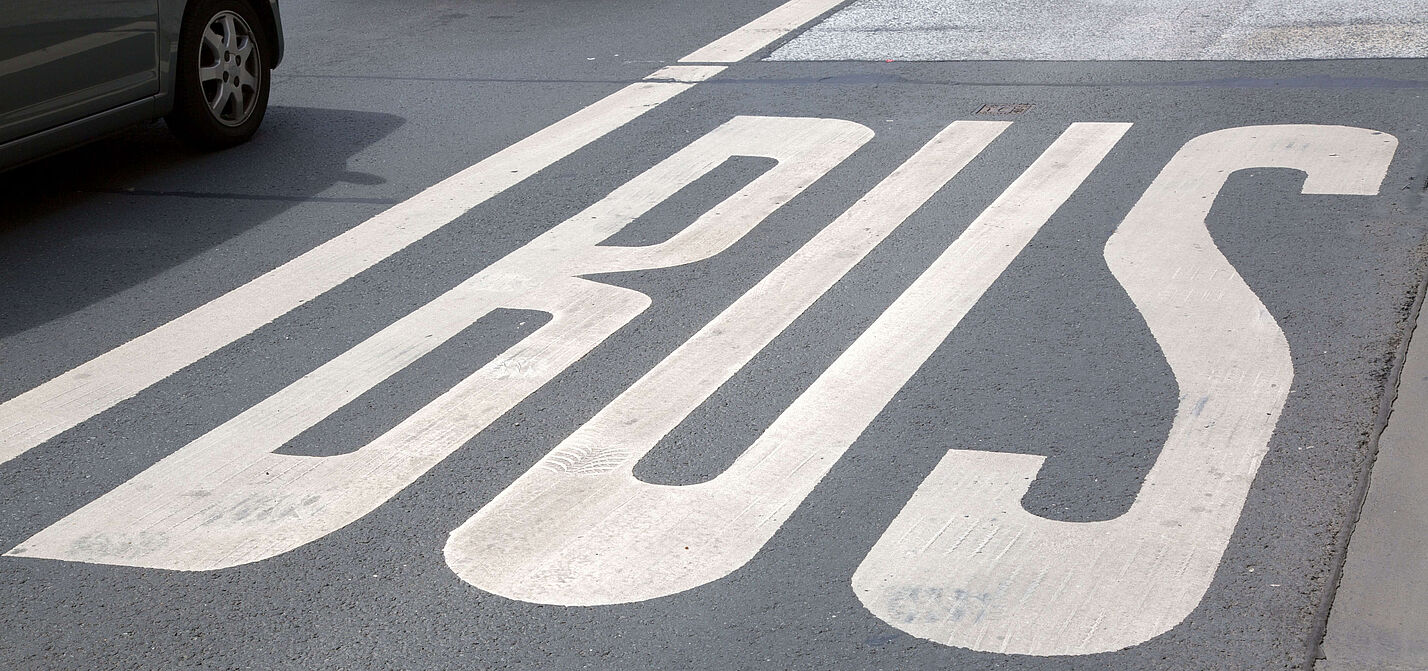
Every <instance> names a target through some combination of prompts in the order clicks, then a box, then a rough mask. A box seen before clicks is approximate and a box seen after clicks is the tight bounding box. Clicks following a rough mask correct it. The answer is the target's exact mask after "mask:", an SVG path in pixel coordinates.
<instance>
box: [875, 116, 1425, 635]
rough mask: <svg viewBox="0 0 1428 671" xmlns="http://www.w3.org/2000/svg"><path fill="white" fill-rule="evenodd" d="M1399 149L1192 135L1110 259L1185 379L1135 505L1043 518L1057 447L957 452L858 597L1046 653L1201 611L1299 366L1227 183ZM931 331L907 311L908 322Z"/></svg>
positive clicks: (1292, 136) (1327, 139)
mask: <svg viewBox="0 0 1428 671" xmlns="http://www.w3.org/2000/svg"><path fill="white" fill-rule="evenodd" d="M1396 146H1397V141H1396V140H1395V139H1394V138H1393V137H1392V136H1390V135H1385V134H1383V133H1378V132H1374V131H1369V130H1364V129H1361V128H1346V127H1342V126H1258V127H1247V128H1234V129H1229V130H1222V131H1217V132H1214V133H1209V134H1207V135H1203V136H1201V137H1199V138H1196V139H1194V140H1192V141H1190V142H1189V143H1187V144H1186V145H1185V147H1184V148H1182V149H1181V150H1180V151H1179V152H1178V153H1177V154H1176V155H1175V158H1173V159H1172V160H1171V162H1170V163H1169V164H1168V165H1167V166H1166V167H1165V169H1164V170H1162V171H1161V173H1160V175H1159V176H1158V177H1157V178H1156V180H1155V182H1154V183H1153V184H1151V186H1150V188H1149V189H1147V191H1146V193H1145V195H1144V196H1142V197H1141V199H1140V201H1139V202H1137V203H1136V205H1135V207H1134V208H1132V210H1131V211H1130V213H1129V214H1128V215H1127V216H1126V218H1125V220H1124V221H1123V222H1122V223H1121V225H1120V227H1119V228H1118V229H1117V230H1116V233H1115V234H1114V235H1112V236H1111V238H1110V240H1109V241H1108V242H1107V243H1106V250H1105V256H1106V263H1107V264H1108V265H1109V266H1110V270H1111V272H1112V273H1113V274H1114V275H1115V277H1116V279H1117V280H1118V281H1119V282H1120V283H1121V286H1123V287H1124V288H1125V290H1126V293H1127V294H1129V295H1130V298H1131V300H1132V301H1134V303H1135V305H1136V307H1137V308H1138V309H1139V310H1140V312H1141V315H1142V316H1144V318H1145V322H1146V325H1147V326H1149V327H1150V330H1151V333H1152V334H1153V335H1154V336H1155V339H1156V342H1158V343H1159V344H1160V346H1161V348H1162V349H1163V351H1164V352H1165V358H1166V360H1167V361H1168V362H1169V364H1170V368H1171V370H1172V371H1173V372H1174V374H1175V381H1176V383H1177V384H1178V385H1179V388H1180V408H1179V410H1178V411H1177V412H1176V415H1175V420H1174V424H1173V425H1172V426H1171V429H1170V435H1169V436H1168V437H1167V438H1166V441H1165V446H1164V448H1163V449H1162V451H1161V453H1160V457H1159V458H1158V459H1157V461H1156V463H1155V466H1154V467H1152V468H1151V470H1150V472H1149V473H1148V474H1147V475H1146V478H1145V484H1144V485H1143V486H1142V488H1141V491H1140V494H1139V495H1138V496H1137V497H1136V501H1135V503H1134V504H1133V505H1132V506H1131V508H1130V510H1129V511H1127V512H1126V513H1125V514H1124V515H1122V516H1120V517H1118V518H1116V519H1113V520H1107V521H1102V522H1087V523H1073V522H1060V521H1054V520H1048V519H1045V518H1042V517H1038V516H1036V515H1033V514H1031V513H1028V512H1027V511H1026V510H1025V509H1023V508H1022V505H1021V499H1022V496H1023V495H1024V494H1026V491H1027V488H1028V487H1029V486H1030V485H1031V481H1032V480H1034V479H1035V478H1036V476H1037V472H1038V471H1039V470H1040V468H1041V464H1042V462H1043V461H1044V460H1045V457H1042V456H1037V455H1033V454H1003V453H989V452H980V451H969V450H962V449H954V450H951V451H949V452H948V453H947V455H946V456H945V457H943V459H942V460H941V462H939V463H938V465H937V466H936V468H935V469H934V470H933V471H932V474H931V475H929V476H928V477H927V479H926V480H924V481H923V483H922V485H921V486H919V487H918V489H917V492H916V493H915V494H914V495H913V497H912V500H911V501H909V502H908V504H907V506H906V507H904V508H903V510H902V512H900V513H899V514H898V516H897V518H896V519H895V520H894V521H893V523H892V525H891V526H889V527H888V529H887V531H886V532H884V533H883V535H882V537H881V538H880V539H879V540H878V542H877V544H876V545H875V546H874V548H873V550H872V552H871V553H870V554H869V555H868V557H867V558H866V559H865V560H864V561H863V563H862V565H861V566H859V567H858V570H857V572H856V573H855V574H854V575H853V589H854V592H855V593H856V594H857V595H858V598H859V599H861V600H862V602H863V603H864V605H866V606H867V607H868V609H869V610H871V611H872V612H873V614H875V615H877V616H878V617H879V618H881V619H882V620H883V621H885V622H887V623H888V624H889V625H891V626H893V627H896V628H898V629H901V630H903V631H905V632H908V633H910V634H913V635H915V636H919V637H922V638H926V639H931V640H933V641H937V642H939V643H945V644H948V645H955V646H960V647H965V648H973V649H976V650H983V651H988V652H1010V653H1018V654H1031V655H1080V654H1090V653H1097V652H1108V651H1112V650H1118V649H1121V648H1125V647H1129V646H1132V645H1136V644H1139V643H1142V642H1144V641H1147V640H1150V639H1151V638H1152V637H1154V636H1157V635H1159V634H1161V633H1164V632H1165V631H1167V630H1169V629H1170V628H1171V627H1173V626H1175V625H1176V624H1178V623H1179V622H1180V621H1181V620H1183V619H1184V618H1185V617H1186V616H1187V615H1189V614H1190V611H1191V610H1193V609H1194V608H1195V606H1196V605H1197V604H1199V603H1200V600H1201V598H1202V597H1203V596H1204V594H1205V590H1206V589H1207V588H1208V587H1209V585H1210V580H1211V579H1212V578H1214V575H1215V570H1216V568H1217V567H1218V566H1219V563H1220V557H1221V555H1222V554H1223V553H1224V550H1225V547H1226V545H1227V544H1228V543H1229V540H1230V534H1231V533H1232V532H1233V531H1234V528H1235V524H1236V523H1237V522H1238V520H1239V516H1240V510H1241V508H1242V507H1243V506H1244V503H1245V498H1246V496H1247V495H1248V493H1249V487H1250V483H1251V481H1252V480H1253V479H1254V475H1255V471H1256V470H1258V468H1259V462H1260V459H1261V458H1263V456H1264V453H1265V450H1266V449H1267V447H1268V443H1269V438H1270V435H1271V434H1272V433H1273V431H1274V426H1275V423H1276V421H1277V420H1278V418H1279V413H1280V410H1281V409H1282V407H1283V405H1284V400H1285V398H1287V396H1288V393H1289V385H1290V382H1291V381H1292V379H1293V375H1294V370H1293V367H1292V364H1291V361H1290V356H1289V346H1288V343H1286V342H1285V339H1284V333H1283V332H1282V331H1280V329H1279V325H1278V324H1277V323H1275V321H1274V317H1273V316H1272V315H1270V313H1269V311H1268V310H1266V309H1265V307H1264V305H1263V304H1262V303H1260V301H1259V298H1258V297H1257V296H1255V294H1254V292H1253V291H1251V290H1250V288H1249V286H1247V285H1246V284H1245V282H1244V280H1243V279H1241V278H1240V275H1239V273H1238V272H1236V271H1235V269H1234V267H1232V266H1231V265H1230V263H1229V261H1228V260H1226V259H1225V257H1224V256H1223V255H1222V254H1221V253H1220V251H1219V248H1218V247H1216V246H1215V241H1214V240H1213V239H1212V238H1211V237H1210V233H1209V231H1208V230H1206V227H1205V218H1206V216H1207V215H1208V214H1209V212H1210V208H1211V207H1212V206H1213V205H1214V203H1215V196H1216V194H1217V193H1219V191H1220V188H1221V187H1222V186H1223V185H1224V183H1225V179H1226V178H1227V177H1228V176H1229V175H1230V174H1231V173H1233V172H1235V171H1236V170H1242V169H1246V168H1256V167H1282V168H1294V169H1297V170H1302V171H1304V172H1306V173H1308V178H1307V179H1306V180H1305V181H1304V187H1303V192H1304V193H1306V194H1358V195H1374V194H1376V193H1378V188H1379V184H1380V183H1381V182H1382V180H1383V177H1384V174H1385V172H1386V171H1387V170H1388V164H1389V161H1390V160H1391V159H1392V158H1393V152H1394V148H1395V147H1396ZM932 325H933V324H932V322H930V321H928V320H926V318H925V317H923V316H922V315H920V314H910V315H908V316H907V319H906V321H904V322H903V323H902V324H901V325H899V326H897V327H896V328H895V329H894V331H893V332H894V333H899V334H903V333H905V331H903V329H906V330H907V331H906V332H912V331H916V330H919V329H932ZM942 332H943V331H941V330H935V332H934V333H935V334H936V333H942ZM903 337H904V338H906V337H907V336H906V335H904V336H903ZM940 337H941V336H940V335H936V338H940ZM954 438H955V437H954Z"/></svg>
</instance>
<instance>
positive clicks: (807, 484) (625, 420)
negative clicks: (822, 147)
mask: <svg viewBox="0 0 1428 671" xmlns="http://www.w3.org/2000/svg"><path fill="white" fill-rule="evenodd" d="M1128 127H1129V124H1074V125H1072V126H1071V127H1070V128H1069V129H1068V130H1067V131H1066V132H1065V134H1063V135H1062V137H1061V138H1060V139H1058V140H1057V141H1056V142H1055V143H1054V144H1053V145H1052V146H1051V148H1049V149H1048V150H1047V151H1046V152H1045V153H1044V154H1043V155H1042V156H1041V157H1040V158H1039V159H1037V161H1036V162H1035V163H1034V164H1033V165H1032V166H1031V167H1030V168H1029V169H1028V170H1027V171H1026V173H1025V174H1023V175H1022V176H1021V177H1020V178H1018V179H1017V180H1016V181H1015V182H1014V183H1013V184H1012V185H1011V186H1010V187H1009V188H1008V189H1007V191H1006V192H1005V193H1003V194H1002V195H1001V197H999V198H998V199H997V200H996V202H994V203H993V204H992V205H991V206H990V207H989V208H987V210H986V211H985V212H983V213H982V215H981V216H979V217H978V218H977V220H976V221H975V222H973V223H972V224H971V226H970V227H969V228H968V229H967V231H966V232H965V233H963V235H962V236H961V237H959V238H958V239H957V241H956V242H954V243H953V244H952V246H951V247H949V249H948V250H947V251H946V252H945V253H944V254H943V255H942V256H941V257H940V258H939V259H938V260H937V261H936V262H935V263H934V264H933V265H932V267H931V268H930V269H928V270H927V271H926V272H925V273H924V274H923V275H922V276H921V277H920V278H919V279H918V280H917V281H916V282H914V284H913V285H912V286H911V287H910V288H909V289H908V290H907V291H906V292H905V293H904V294H903V295H902V296H901V297H900V298H898V300H897V301H895V302H894V303H893V304H892V306H891V307H889V308H888V310H887V311H886V312H885V313H884V314H883V315H882V316H881V317H880V318H879V319H878V320H877V321H876V322H875V323H874V324H873V326H872V327H871V328H870V329H869V330H868V331H867V332H866V333H864V334H863V335H862V336H860V337H859V338H858V339H857V340H856V341H855V342H854V344H853V345H852V346H851V347H850V348H849V349H848V350H847V351H846V352H844V353H843V355H842V356H840V357H839V358H838V359H837V361H836V362H834V364H833V365H832V366H831V367H830V368H829V369H828V370H827V371H825V372H824V373H823V374H822V375H821V376H819V378H818V379H817V380H816V381H815V382H814V383H813V385H812V386H810V387H809V389H808V390H807V391H806V392H805V393H804V394H802V395H801V396H800V397H799V398H798V399H797V400H796V401H794V403H793V404H792V405H791V406H789V408H788V409H787V410H786V411H785V412H784V413H783V414H782V415H780V416H779V418H778V419H777V420H775V422H774V423H773V424H772V425H771V426H770V427H769V428H768V429H767V430H766V431H765V432H764V434H763V435H761V436H760V437H759V438H758V440H756V441H755V442H754V444H753V445H751V446H750V447H749V449H748V450H746V451H745V452H744V453H743V454H742V455H740V456H739V458H738V459H737V460H736V461H735V462H734V463H733V465H731V466H730V467H729V469H728V470H727V471H725V472H724V473H723V474H721V475H719V476H718V477H716V478H714V479H713V480H710V481H708V482H704V483H700V484H697V485H688V486H678V487H675V486H666V485H652V484H649V483H645V482H642V481H640V480H638V479H636V478H635V477H634V473H633V470H634V464H635V463H636V462H637V461H639V459H640V458H641V457H642V456H643V455H644V454H646V453H647V452H648V451H649V450H650V449H651V448H653V447H654V445H655V444H656V443H657V442H658V441H659V439H660V438H661V437H663V436H664V435H665V433H667V432H668V431H669V430H671V429H672V428H674V427H675V426H676V425H677V424H678V423H679V422H680V421H681V420H683V419H684V418H685V417H686V416H687V415H688V414H689V413H690V412H691V411H693V410H694V409H695V408H696V407H697V406H698V405H699V404H700V403H701V402H703V401H704V400H705V399H706V398H708V396H709V395H710V394H712V393H713V392H714V391H715V390H716V389H718V387H719V386H720V385H722V384H723V383H724V382H725V381H727V380H728V379H729V378H730V377H731V376H732V375H733V374H734V373H735V372H737V371H738V370H739V369H740V368H741V367H743V365H744V364H745V363H747V362H748V361H749V360H750V359H751V358H752V357H753V356H754V355H755V354H756V353H757V352H758V351H759V350H760V349H762V348H763V347H764V345H766V344H767V343H768V342H769V341H770V340H772V339H773V338H774V337H775V336H776V335H778V333H780V332H781V331H782V330H783V329H784V328H785V327H786V326H787V325H788V324H789V323H791V322H792V321H793V319H794V318H795V317H797V316H798V315H799V314H800V313H801V312H803V310H804V309H805V308H807V306H808V305H810V304H812V303H813V301H815V300H816V299H817V298H818V296H820V295H822V294H823V292H824V291H826V290H827V289H828V288H829V287H831V286H832V285H833V284H834V283H835V282H837V280H838V279H839V278H840V277H841V276H842V275H843V273H845V272H846V271H847V270H848V269H849V268H851V267H852V266H853V265H854V264H855V263H856V262H857V261H858V259H860V258H862V256H863V255H864V254H866V253H867V252H868V251H869V250H870V249H872V247H873V246H874V245H876V244H877V242H878V241H879V240H881V239H882V238H883V237H884V236H886V235H887V234H888V233H889V232H890V231H891V230H892V229H893V228H894V227H896V226H897V225H898V224H900V223H901V222H902V220H903V219H905V218H906V217H907V216H908V215H910V214H911V213H912V212H913V211H914V210H916V209H917V208H918V207H920V206H921V205H922V203H923V202H924V201H926V200H927V199H928V198H930V197H931V196H932V194H933V193H935V192H936V191H937V189H938V188H940V187H941V186H942V185H943V184H944V183H945V182H946V181H947V180H948V179H950V178H951V177H952V176H953V175H954V174H955V173H956V172H957V171H958V170H959V169H960V168H961V167H962V166H963V165H964V164H966V163H967V162H968V161H969V160H971V158H972V157H973V156H975V155H976V154H977V153H978V152H980V151H981V148H982V147H983V146H984V145H986V144H987V143H988V142H990V141H991V139H992V138H993V137H995V136H996V135H997V134H998V133H1000V132H1001V130H1002V127H1001V126H997V125H989V124H976V125H973V124H968V123H965V122H964V123H956V124H953V125H952V126H950V127H949V128H948V129H947V130H946V131H944V132H943V133H942V134H941V135H939V136H938V138H936V139H935V140H934V141H933V142H931V143H929V144H928V146H926V147H924V148H923V149H922V150H921V151H919V153H918V154H917V155H915V156H914V157H913V158H912V159H910V160H909V161H908V162H907V163H906V164H904V165H903V166H902V167H900V168H899V169H898V170H897V171H896V172H894V173H893V174H892V175H891V176H889V177H888V178H887V179H886V180H884V181H883V182H882V183H881V184H880V185H879V186H878V187H877V188H875V189H874V191H872V192H871V193H869V194H868V195H867V196H866V197H864V198H863V199H862V200H860V201H859V202H858V203H857V204H856V205H855V206H854V207H853V208H851V209H850V210H849V211H848V212H847V213H845V214H844V215H843V216H842V217H840V218H839V219H838V220H837V221H836V222H835V223H834V224H832V225H830V226H829V227H828V228H826V229H825V230H824V231H822V232H821V233H820V234H819V235H818V236H817V237H815V238H814V239H813V240H811V241H809V242H808V244H806V245H805V246H804V247H803V248H802V249H800V250H799V252H798V253H797V254H795V255H794V256H793V257H792V258H790V259H789V260H788V261H786V262H785V263H784V264H783V265H781V266H779V267H778V268H777V269H775V270H774V272H773V273H771V274H770V275H769V276H768V277H766V278H764V280H763V281H762V282H760V283H759V285H758V286H756V287H755V288H754V289H752V290H750V291H749V292H748V293H747V294H745V295H744V296H742V297H740V299H739V300H738V301H737V302H735V303H734V304H733V305H731V306H730V307H729V308H728V309H727V310H725V311H724V313H723V314H721V315H719V316H718V317H716V318H715V319H714V320H713V321H712V322H710V323H709V324H708V325H707V326H705V327H704V329H702V330H701V331H700V332H699V333H698V334H696V335H695V336H694V337H693V338H691V339H690V340H689V341H688V342H686V343H685V344H684V345H682V346H680V348H679V349H677V350H676V351H675V352H674V353H672V354H671V355H670V356H669V357H668V358H666V359H665V360H664V361H662V362H661V363H660V364H659V365H658V366H656V367H655V368H654V369H653V370H651V371H650V372H649V373H648V374H647V375H646V376H645V377H644V378H642V379H641V380H640V381H638V382H637V383H635V384H634V385H633V386H631V387H630V388H629V389H628V390H626V391H625V392H624V393H623V394H621V395H620V396H619V397H618V398H616V399H615V401H613V402H611V404H610V405H609V406H606V407H605V408H604V409H603V410H601V411H600V413H599V414H597V415H596V416H595V417H594V418H592V419H591V420H590V421H589V422H587V423H586V424H585V425H584V426H582V427H581V428H580V429H579V430H577V431H576V432H575V433H574V434H573V435H571V436H570V437H569V438H568V439H566V440H565V441H564V442H563V443H561V445H560V446H558V447H557V448H556V449H555V450H554V451H552V452H551V453H550V454H549V455H548V456H547V457H546V459H544V460H542V461H541V462H540V463H538V464H537V465H536V466H534V467H533V468H531V470H529V471H527V472H526V473H525V474H524V475H522V476H521V477H520V478H519V479H518V480H516V482H515V483H513V484H512V485H511V486H510V487H507V488H506V490H505V491H503V492H502V493H501V494H500V495H498V496H497V497H496V499H494V500H493V501H492V502H491V503H489V504H487V505H486V506H485V507H484V508H482V509H481V510H480V511H479V512H477V514H476V515H475V516H474V517H472V518H471V519H470V520H468V521H467V522H466V523H465V524H463V525H462V526H461V527H459V528H457V529H456V530H455V531H454V532H452V534H451V539H450V540H449V541H448V543H447V546H446V557H447V563H448V564H449V565H450V566H451V567H452V569H453V570H455V571H456V573H457V574H458V575H460V576H461V578H462V579H463V580H466V581H467V582H470V583H471V584H473V585H476V586H477V587H480V588H481V589H484V590H487V591H490V592H494V593H496V594H500V595H502V596H506V597H510V598H513V599H520V600H523V601H533V602H537V603H550V604H565V605H598V604H610V603H624V602H631V601H640V600H644V599H651V598H655V597H660V596H666V595H669V594H674V593H676V592H680V591H683V590H687V589H691V588H694V587H697V586H699V585H703V584H706V583H709V582H711V581H714V580H717V579H718V578H721V577H723V576H725V575H728V574H729V573H731V572H733V571H734V570H736V569H738V568H739V567H740V566H743V565H744V564H745V563H746V562H747V561H748V560H749V559H750V558H752V557H753V556H754V554H755V553H757V552H758V551H759V549H760V548H761V547H763V545H764V543H766V542H767V541H768V539H769V538H771V537H772V536H773V534H774V533H775V532H776V531H777V530H778V529H779V527H780V526H782V524H783V523H784V521H785V520H787V519H788V517H789V515H791V514H793V511H794V510H795V509H796V508H797V507H798V505H799V503H801V502H802V501H803V499H804V498H805V497H806V496H807V495H808V493H809V492H810V491H812V490H813V487H814V486H815V485H817V484H818V482H819V481H820V480H822V478H823V476H824V474H826V473H827V472H828V470H829V469H830V468H831V467H832V466H833V464H834V463H835V462H836V461H837V460H838V459H839V457H840V456H841V455H842V454H843V452H844V451H845V450H846V449H847V448H848V446H849V445H851V444H852V443H853V441H854V440H856V439H857V437H858V436H859V434H861V433H862V432H863V430H864V429H865V428H866V427H867V426H868V424H869V423H870V422H871V421H872V420H873V418H874V417H875V416H876V415H877V414H878V412H880V411H881V409H882V408H883V406H884V405H885V404H886V403H887V402H888V401H889V400H890V399H891V398H892V396H893V395H894V394H895V393H896V392H897V390H898V389H900V388H901V387H902V385H903V384H904V383H905V382H906V381H907V379H908V378H909V377H911V376H912V374H913V373H914V372H916V370H917V368H918V367H919V366H920V365H921V364H922V362H923V361H924V360H925V359H926V358H927V357H928V356H929V355H930V354H931V353H932V351H933V350H934V349H935V348H936V347H937V345H938V344H939V343H940V342H941V341H942V339H943V337H944V336H945V335H946V334H947V332H948V331H950V330H951V328H952V327H953V326H954V325H955V324H956V323H957V320H959V319H960V318H961V317H962V315H963V314H965V313H966V311H967V310H968V309H969V308H970V307H971V306H972V304H973V303H975V302H976V301H977V299H978V298H980V297H981V295H982V293H983V292H984V291H985V290H986V289H987V287H989V286H991V284H992V282H993V281H994V280H995V279H996V278H997V276H999V275H1000V274H1001V273H1002V272H1003V271H1004V270H1005V269H1006V266H1007V264H1009V263H1010V262H1011V260H1012V259H1013V258H1015V256H1016V255H1017V253H1018V252H1020V250H1021V248H1022V246H1023V245H1025V244H1026V242H1027V241H1028V240H1030V239H1031V237H1032V235H1033V234H1035V232H1036V231H1037V230H1038V229H1039V228H1040V227H1041V225H1042V224H1043V223H1044V222H1045V221H1046V220H1047V219H1048V218H1049V217H1050V216H1051V215H1052V213H1053V212H1055V211H1056V209H1057V208H1058V207H1060V205H1061V203H1062V202H1064V201H1065V200H1066V198H1068V197H1069V196H1070V195H1071V193H1072V192H1073V191H1074V190H1075V189H1076V187H1077V186H1078V185H1080V183H1081V181H1082V180H1083V179H1084V178H1085V177H1086V175H1087V174H1088V173H1090V171H1091V170H1092V169H1093V168H1094V167H1095V166H1096V165H1097V164H1098V163H1100V161H1101V159H1102V158H1103V157H1104V156H1105V154H1106V152H1108V151H1109V150H1110V148H1111V146H1112V145H1114V144H1115V142H1116V141H1117V140H1118V139H1119V138H1120V137H1121V135H1122V134H1123V133H1125V131H1126V129H1127V128H1128ZM928 325H930V326H928Z"/></svg>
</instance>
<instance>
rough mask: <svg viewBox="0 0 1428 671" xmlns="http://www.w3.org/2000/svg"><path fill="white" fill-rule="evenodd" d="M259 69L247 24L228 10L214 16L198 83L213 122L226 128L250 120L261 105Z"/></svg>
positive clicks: (205, 36) (200, 56) (201, 53)
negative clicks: (259, 100)
mask: <svg viewBox="0 0 1428 671" xmlns="http://www.w3.org/2000/svg"><path fill="white" fill-rule="evenodd" d="M260 67H262V63H261V62H260V59H259V57H258V43H257V42H256V41H254V40H253V29H252V28H249V27H248V22H246V21H244V20H243V17H241V16H239V15H237V14H235V13H233V12H231V11H228V10H226V9H225V10H223V11H221V12H219V13H217V14H214V15H213V18H212V19H210V20H209V22H208V27H206V28H204V29H203V43H202V44H201V45H200V46H199V49H198V83H199V86H201V87H202V88H203V99H204V100H205V101H206V102H207V103H208V111H209V112H211V113H212V114H213V118H214V119H216V120H218V122H219V123H221V124H223V125H225V126H240V125H242V124H243V122H244V121H247V120H248V117H249V115H251V114H252V113H253V108H254V107H256V106H257V105H258V75H259V73H260V70H259V68H260Z"/></svg>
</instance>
